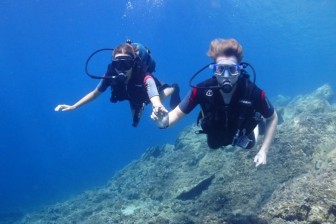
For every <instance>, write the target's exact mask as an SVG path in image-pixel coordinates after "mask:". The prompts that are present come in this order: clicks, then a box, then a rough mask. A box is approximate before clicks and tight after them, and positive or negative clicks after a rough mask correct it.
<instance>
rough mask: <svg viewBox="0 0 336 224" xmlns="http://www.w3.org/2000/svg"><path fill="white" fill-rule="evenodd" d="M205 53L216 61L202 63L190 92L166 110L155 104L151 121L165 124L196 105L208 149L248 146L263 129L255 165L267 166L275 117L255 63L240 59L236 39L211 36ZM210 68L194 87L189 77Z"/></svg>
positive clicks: (159, 125) (249, 146)
mask: <svg viewBox="0 0 336 224" xmlns="http://www.w3.org/2000/svg"><path fill="white" fill-rule="evenodd" d="M207 55H208V56H209V57H210V58H212V59H213V60H214V63H211V64H210V65H207V66H205V67H204V68H202V69H201V70H200V71H198V72H197V73H196V74H195V75H194V76H193V77H192V78H191V80H190V85H191V86H192V89H191V91H190V92H189V93H188V95H187V96H186V97H185V98H184V99H183V100H182V101H181V102H180V104H179V105H178V106H177V107H176V108H175V109H173V110H172V111H170V112H169V113H167V112H166V111H163V110H160V108H153V112H152V114H151V118H152V120H154V121H155V123H156V124H157V126H158V127H159V128H168V127H170V126H172V125H173V124H175V123H177V122H178V121H179V120H180V119H182V118H183V117H184V116H185V115H186V114H188V113H190V112H191V111H192V110H193V109H194V108H195V107H196V106H197V105H198V104H199V105H200V106H201V112H200V114H199V116H198V119H197V121H198V122H197V123H198V125H200V126H201V128H202V130H200V131H198V132H196V133H199V134H201V133H204V134H206V136H207V143H208V146H209V147H210V148H212V149H218V148H220V147H223V146H227V145H233V146H239V147H241V148H245V149H250V148H252V147H253V146H254V145H255V143H256V141H257V137H258V134H259V130H260V131H262V130H263V131H262V132H263V133H261V134H264V141H263V143H262V145H261V148H260V150H259V152H258V153H257V155H256V156H255V158H254V162H255V163H256V166H259V165H260V164H266V155H267V153H268V150H269V147H270V144H271V142H272V140H273V138H274V135H275V131H276V127H277V123H278V116H277V113H276V111H275V109H274V107H273V106H272V104H271V103H270V102H269V101H268V99H267V98H266V94H265V92H264V91H263V90H261V89H260V88H259V87H257V86H256V85H255V71H254V69H253V67H252V66H251V65H250V64H248V63H244V62H242V57H243V48H242V46H241V45H240V44H239V43H238V42H237V41H236V40H235V39H215V40H213V41H212V42H211V44H210V48H209V50H208V53H207ZM249 66H250V67H251V69H252V70H253V73H254V82H252V81H250V79H249V75H248V73H247V71H246V69H245V68H247V67H249ZM209 67H210V68H211V69H212V71H213V76H212V78H210V79H207V80H205V81H203V82H201V83H199V84H198V85H196V86H193V85H192V84H191V82H192V80H193V78H194V77H195V76H196V75H197V74H199V73H200V72H202V71H203V70H205V69H206V68H209ZM260 127H264V128H260Z"/></svg>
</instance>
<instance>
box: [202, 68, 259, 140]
mask: <svg viewBox="0 0 336 224" xmlns="http://www.w3.org/2000/svg"><path fill="white" fill-rule="evenodd" d="M216 82H217V80H216V79H215V78H213V79H209V80H207V81H206V82H205V83H203V85H204V87H206V86H215V85H216V84H217V83H216ZM237 85H238V86H237V88H236V91H235V93H234V94H233V96H232V98H231V101H230V103H229V104H225V102H224V99H223V97H222V95H221V93H220V90H219V89H218V88H216V89H215V88H213V89H211V88H209V89H207V88H204V87H202V88H200V89H199V91H201V93H200V97H201V99H200V106H201V112H200V114H199V116H198V119H197V123H198V124H199V125H200V126H201V128H202V130H201V131H199V132H198V133H205V134H212V133H215V132H216V133H219V132H220V133H222V134H223V138H225V139H226V142H227V144H233V145H235V144H236V143H237V141H239V138H241V137H242V136H247V135H249V134H250V133H251V132H252V131H253V129H254V128H255V127H256V126H257V124H258V123H259V122H260V121H261V119H262V118H261V115H260V114H259V113H258V112H256V111H255V109H254V107H253V102H252V99H251V96H252V94H253V90H254V88H255V86H254V84H253V83H252V82H251V81H250V80H249V77H248V75H247V74H242V75H241V76H240V78H239V79H238V82H237ZM235 141H236V142H235Z"/></svg>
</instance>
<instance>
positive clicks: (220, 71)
mask: <svg viewBox="0 0 336 224" xmlns="http://www.w3.org/2000/svg"><path fill="white" fill-rule="evenodd" d="M210 69H212V70H213V72H214V74H215V75H218V76H225V75H226V76H227V77H229V76H237V75H239V73H240V65H239V64H230V65H227V64H212V65H210ZM226 71H227V72H226Z"/></svg>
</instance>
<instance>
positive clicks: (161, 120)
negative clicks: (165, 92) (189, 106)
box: [150, 106, 169, 128]
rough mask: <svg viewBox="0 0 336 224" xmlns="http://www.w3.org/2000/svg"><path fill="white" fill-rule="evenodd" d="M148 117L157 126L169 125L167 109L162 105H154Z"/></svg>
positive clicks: (164, 126) (165, 126)
mask: <svg viewBox="0 0 336 224" xmlns="http://www.w3.org/2000/svg"><path fill="white" fill-rule="evenodd" d="M150 117H151V119H152V120H153V121H155V123H156V125H157V126H158V127H159V128H167V127H168V126H169V115H168V110H167V109H166V108H165V107H164V106H154V107H153V111H152V114H151V116H150Z"/></svg>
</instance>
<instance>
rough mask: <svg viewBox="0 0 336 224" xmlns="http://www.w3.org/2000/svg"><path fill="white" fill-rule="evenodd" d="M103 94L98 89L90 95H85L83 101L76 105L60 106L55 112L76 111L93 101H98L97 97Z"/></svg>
mask: <svg viewBox="0 0 336 224" xmlns="http://www.w3.org/2000/svg"><path fill="white" fill-rule="evenodd" d="M100 94H101V92H99V90H98V88H95V89H94V90H93V91H91V92H90V93H88V94H87V95H85V96H84V97H83V98H82V99H80V100H79V101H78V102H77V103H75V104H74V105H66V104H60V105H58V106H57V107H56V108H55V111H60V110H61V111H70V110H75V109H77V108H78V107H81V106H83V105H85V104H87V103H89V102H91V101H93V100H94V99H96V98H97V97H99V96H100Z"/></svg>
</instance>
